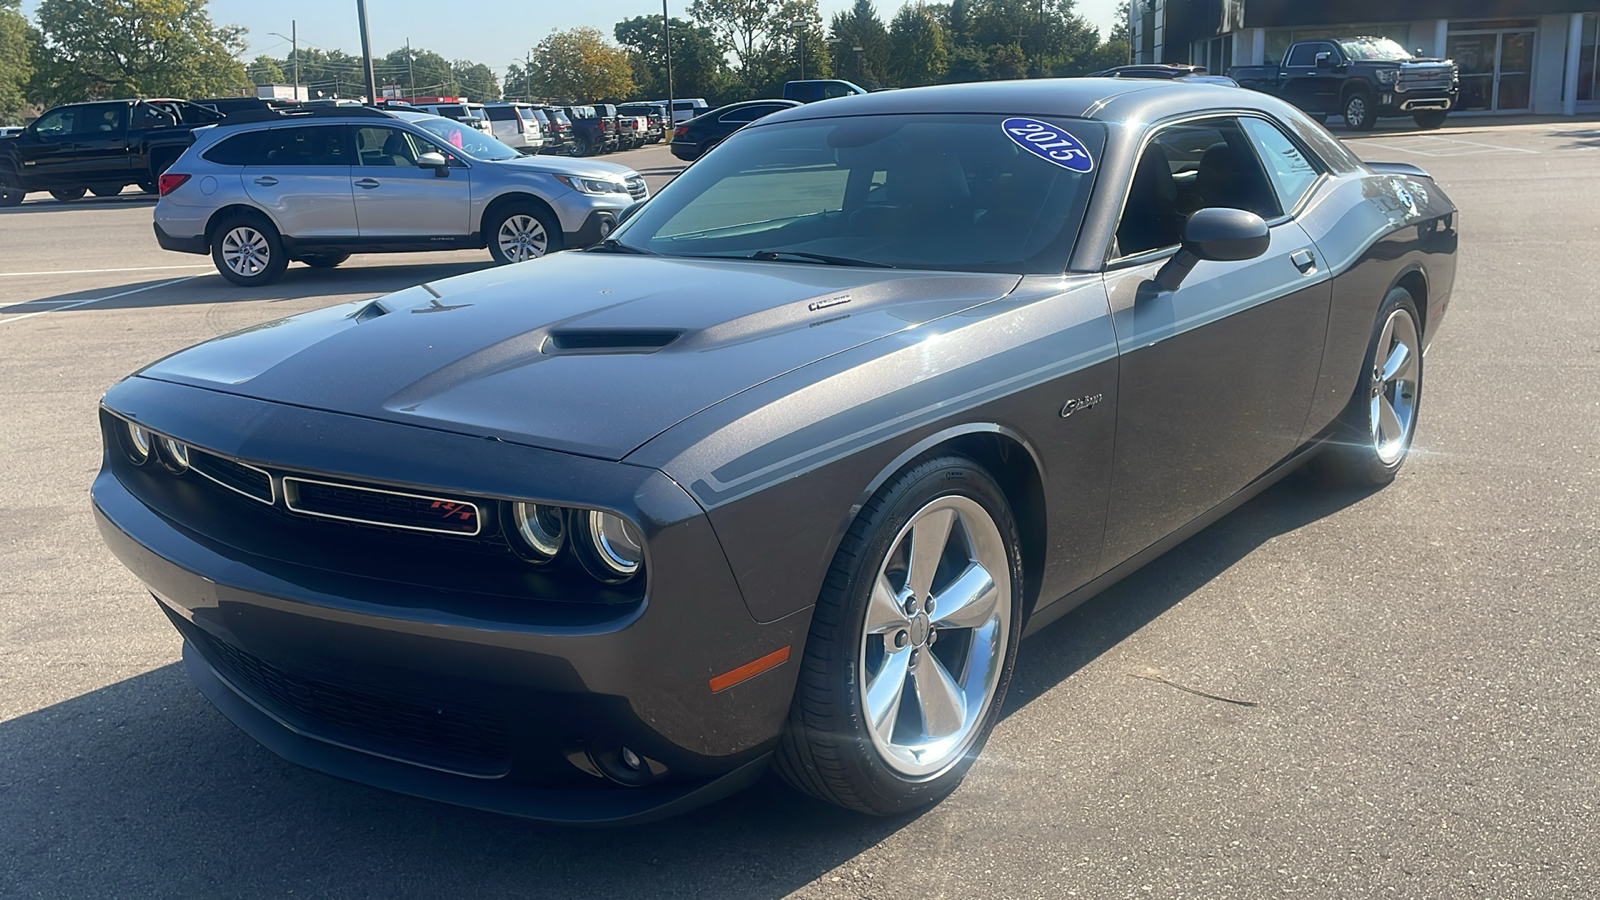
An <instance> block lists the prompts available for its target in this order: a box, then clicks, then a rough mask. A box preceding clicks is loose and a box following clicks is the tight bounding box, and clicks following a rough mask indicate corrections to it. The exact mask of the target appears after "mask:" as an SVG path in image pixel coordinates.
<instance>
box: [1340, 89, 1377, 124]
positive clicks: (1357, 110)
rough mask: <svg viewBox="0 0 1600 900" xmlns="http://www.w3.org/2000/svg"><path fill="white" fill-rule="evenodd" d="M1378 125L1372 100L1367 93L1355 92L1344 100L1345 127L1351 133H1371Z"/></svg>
mask: <svg viewBox="0 0 1600 900" xmlns="http://www.w3.org/2000/svg"><path fill="white" fill-rule="evenodd" d="M1377 123H1378V119H1377V116H1375V115H1373V111H1372V98H1371V97H1369V96H1368V95H1367V93H1366V92H1365V91H1354V92H1352V93H1351V94H1350V95H1349V96H1348V97H1345V98H1344V127H1346V128H1348V129H1350V130H1351V131H1371V130H1372V126H1373V125H1376V124H1377Z"/></svg>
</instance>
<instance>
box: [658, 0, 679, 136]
mask: <svg viewBox="0 0 1600 900" xmlns="http://www.w3.org/2000/svg"><path fill="white" fill-rule="evenodd" d="M671 21H672V20H671V19H668V18H667V0H661V43H662V44H664V45H665V46H666V48H667V120H666V121H665V122H663V123H662V124H661V127H662V128H663V129H664V130H665V131H666V132H667V140H669V141H670V140H672V132H674V131H676V130H677V128H678V113H677V111H676V110H675V109H674V108H673V107H674V105H675V104H674V103H673V99H674V98H673V96H672V27H671V25H670V24H669V23H670V22H671Z"/></svg>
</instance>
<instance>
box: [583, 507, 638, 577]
mask: <svg viewBox="0 0 1600 900" xmlns="http://www.w3.org/2000/svg"><path fill="white" fill-rule="evenodd" d="M588 530H589V544H590V546H591V547H593V548H594V552H595V557H596V559H597V560H598V561H599V563H600V564H601V565H602V566H604V567H605V568H606V569H607V570H608V572H609V574H610V575H611V576H612V577H617V578H628V577H630V576H631V575H633V573H635V572H637V571H639V564H640V563H642V562H643V561H644V539H643V538H641V537H640V536H639V529H637V528H634V527H633V523H632V522H629V521H628V520H627V519H624V518H622V517H621V516H619V515H615V514H613V513H608V512H601V511H600V510H598V509H592V510H590V511H589V529H588Z"/></svg>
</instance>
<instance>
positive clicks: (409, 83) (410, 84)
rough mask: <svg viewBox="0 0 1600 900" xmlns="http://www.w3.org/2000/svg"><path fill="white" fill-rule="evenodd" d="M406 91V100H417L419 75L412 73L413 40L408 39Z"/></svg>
mask: <svg viewBox="0 0 1600 900" xmlns="http://www.w3.org/2000/svg"><path fill="white" fill-rule="evenodd" d="M406 91H407V93H408V96H407V97H406V99H408V100H415V99H416V98H417V75H416V73H415V72H413V71H411V38H406Z"/></svg>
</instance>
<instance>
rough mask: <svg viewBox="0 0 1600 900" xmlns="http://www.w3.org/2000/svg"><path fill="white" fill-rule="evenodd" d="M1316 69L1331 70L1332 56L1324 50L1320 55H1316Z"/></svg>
mask: <svg viewBox="0 0 1600 900" xmlns="http://www.w3.org/2000/svg"><path fill="white" fill-rule="evenodd" d="M1317 68H1319V69H1331V68H1333V54H1332V53H1329V52H1328V51H1326V50H1324V51H1322V52H1321V53H1318V54H1317Z"/></svg>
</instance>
